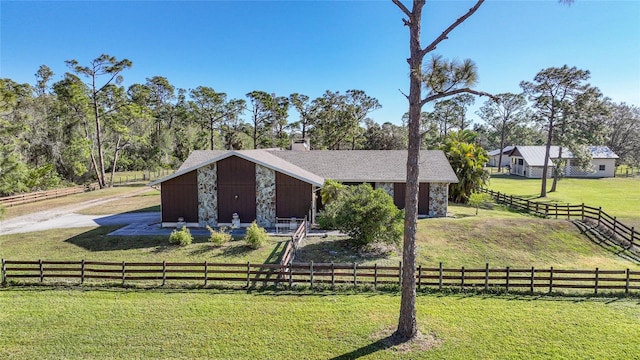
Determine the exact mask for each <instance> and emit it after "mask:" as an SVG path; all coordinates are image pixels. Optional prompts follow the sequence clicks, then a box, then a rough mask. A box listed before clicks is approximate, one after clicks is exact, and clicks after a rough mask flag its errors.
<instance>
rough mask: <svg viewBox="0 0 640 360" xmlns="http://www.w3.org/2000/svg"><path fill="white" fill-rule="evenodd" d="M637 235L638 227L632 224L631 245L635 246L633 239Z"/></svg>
mask: <svg viewBox="0 0 640 360" xmlns="http://www.w3.org/2000/svg"><path fill="white" fill-rule="evenodd" d="M635 235H636V228H635V226H632V227H631V246H633V240H634V238H635Z"/></svg>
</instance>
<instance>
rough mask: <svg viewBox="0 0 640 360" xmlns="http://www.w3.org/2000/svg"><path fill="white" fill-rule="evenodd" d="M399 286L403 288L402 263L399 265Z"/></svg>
mask: <svg viewBox="0 0 640 360" xmlns="http://www.w3.org/2000/svg"><path fill="white" fill-rule="evenodd" d="M398 285H400V286H402V261H400V262H399V263H398Z"/></svg>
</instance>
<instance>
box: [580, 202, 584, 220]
mask: <svg viewBox="0 0 640 360" xmlns="http://www.w3.org/2000/svg"><path fill="white" fill-rule="evenodd" d="M580 221H584V203H582V219H581V220H580Z"/></svg>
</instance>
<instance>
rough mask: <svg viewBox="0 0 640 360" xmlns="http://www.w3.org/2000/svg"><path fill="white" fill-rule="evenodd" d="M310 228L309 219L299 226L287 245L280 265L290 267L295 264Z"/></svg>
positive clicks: (305, 219)
mask: <svg viewBox="0 0 640 360" xmlns="http://www.w3.org/2000/svg"><path fill="white" fill-rule="evenodd" d="M308 227H309V223H308V221H307V218H306V217H305V218H304V220H303V221H302V222H301V223H300V226H298V229H297V230H296V232H295V233H293V235H291V240H289V241H287V245H285V248H284V253H283V254H282V259H281V260H280V265H289V264H291V263H292V262H293V260H294V259H295V257H296V252H297V251H298V249H299V248H300V246H301V244H302V241H304V239H306V237H307V229H308Z"/></svg>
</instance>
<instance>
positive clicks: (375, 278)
mask: <svg viewBox="0 0 640 360" xmlns="http://www.w3.org/2000/svg"><path fill="white" fill-rule="evenodd" d="M373 288H374V289H378V263H375V264H373Z"/></svg>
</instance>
